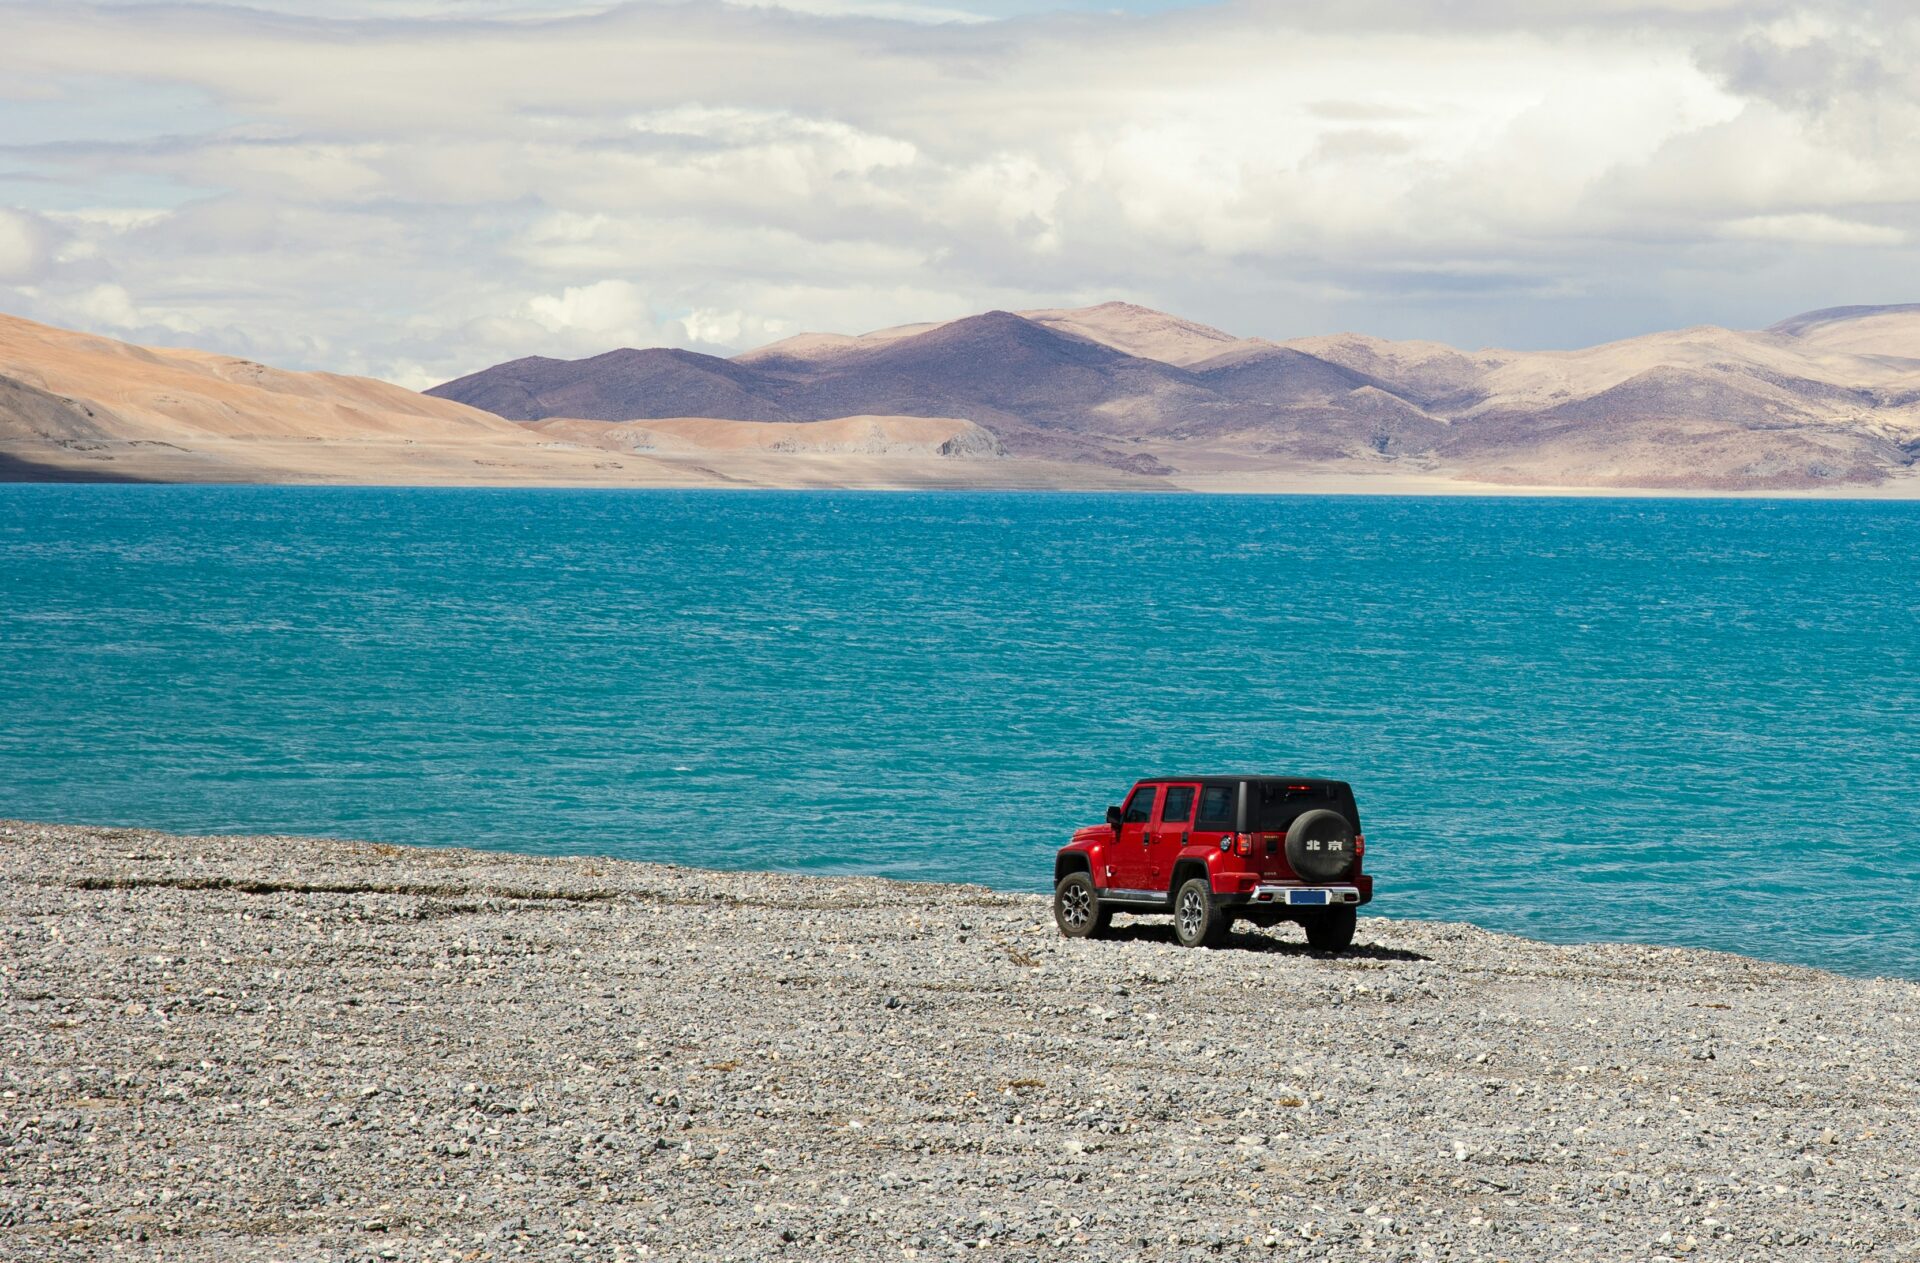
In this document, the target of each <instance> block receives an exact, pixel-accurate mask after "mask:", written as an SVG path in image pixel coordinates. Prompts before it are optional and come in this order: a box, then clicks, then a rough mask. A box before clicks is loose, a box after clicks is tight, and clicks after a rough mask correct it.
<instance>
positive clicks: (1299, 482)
mask: <svg viewBox="0 0 1920 1263" xmlns="http://www.w3.org/2000/svg"><path fill="white" fill-rule="evenodd" d="M769 459H771V460H772V461H778V462H787V463H789V464H790V465H791V468H790V469H788V470H786V471H780V470H779V469H777V468H775V469H774V470H772V471H771V473H769V471H768V470H766V469H765V468H759V469H757V470H756V471H755V472H756V473H757V474H759V475H760V476H759V477H757V478H755V479H747V478H729V477H722V476H716V471H715V470H714V469H713V468H712V462H705V463H700V462H695V461H690V460H675V459H674V458H667V457H654V458H653V460H654V462H655V463H657V464H660V465H664V466H667V467H668V468H669V469H671V470H673V471H675V472H674V476H671V477H662V478H660V479H658V480H654V481H649V480H646V479H629V480H621V479H615V478H607V479H604V480H597V481H596V480H584V479H583V480H549V479H542V478H539V477H530V478H523V479H510V480H500V479H484V478H481V479H468V480H456V479H451V478H432V479H422V480H419V481H407V480H406V479H405V475H404V473H403V474H401V475H399V476H397V477H395V478H393V479H387V480H370V481H357V480H354V479H351V478H331V479H326V480H269V479H258V478H235V479H232V480H213V479H204V478H191V477H187V478H177V479H176V478H155V477H140V476H135V475H131V474H107V473H104V472H103V473H99V474H95V473H93V472H92V471H89V470H84V469H68V468H61V469H54V468H52V467H41V468H40V469H39V470H33V469H26V468H23V467H24V466H26V465H27V464H28V463H27V462H24V461H15V462H12V463H11V464H9V463H8V462H7V460H6V459H5V454H4V452H0V486H168V487H342V488H360V489H374V488H382V487H385V488H392V489H396V490H399V489H425V488H435V487H438V488H452V489H459V488H493V489H512V488H523V489H530V490H575V491H591V490H603V491H743V492H745V491H873V492H891V491H1025V492H1054V491H1057V492H1069V493H1085V492H1118V493H1135V494H1149V495H1152V494H1160V495H1185V494H1196V495H1233V496H1357V497H1382V496H1399V497H1416V498H1418V497H1424V498H1434V499H1473V498H1479V499H1528V500H1550V499H1569V500H1595V499H1613V500H1863V501H1914V500H1920V474H1908V475H1904V476H1900V477H1895V478H1889V479H1888V480H1887V481H1885V482H1883V483H1878V484H1870V485H1863V484H1845V485H1841V486H1833V487H1818V488H1806V487H1795V488H1777V487H1775V488H1724V487H1569V486H1553V485H1546V484H1519V483H1493V482H1470V481H1466V480H1462V479H1454V478H1447V477H1444V476H1441V475H1437V474H1436V475H1401V474H1371V473H1327V474H1313V473H1302V474H1290V475H1284V476H1271V477H1269V476H1264V475H1261V474H1257V473H1254V474H1242V475H1223V476H1218V477H1171V478H1145V477H1133V476H1121V475H1117V474H1116V475H1114V476H1112V477H1101V476H1098V474H1099V472H1100V471H1097V470H1087V469H1085V468H1083V467H1081V468H1074V467H1064V468H1063V467H1061V466H1058V465H1054V464H1051V463H1048V462H1026V461H1021V460H1018V459H1009V460H993V461H977V462H974V461H959V460H952V459H947V458H938V459H929V460H925V461H914V462H911V463H910V464H909V463H907V462H904V461H903V462H899V463H900V465H901V467H900V468H899V469H898V470H897V471H896V474H897V476H895V477H892V478H887V477H874V478H872V479H870V480H867V481H847V480H845V479H844V477H841V476H840V475H842V474H844V472H845V470H844V469H843V468H837V467H836V465H837V463H836V462H833V461H824V460H817V459H816V458H809V457H799V456H778V457H773V458H769ZM876 459H879V460H888V459H892V458H876ZM782 472H784V473H785V475H786V476H785V477H780V476H778V475H779V474H781V473H782ZM40 475H44V476H40ZM995 475H1002V476H1000V477H995Z"/></svg>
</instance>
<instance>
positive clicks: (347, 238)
mask: <svg viewBox="0 0 1920 1263" xmlns="http://www.w3.org/2000/svg"><path fill="white" fill-rule="evenodd" d="M1917 242H1920V9H1915V8H1914V7H1913V6H1909V5H1902V4H1896V3H1891V2H1888V3H1862V2H1858V0H1822V2H1816V3H1768V2H1767V0H1746V2H1742V3H1733V2H1731V0H1424V2H1414V0H1346V2H1345V3H1342V4H1337V5H1329V4H1324V3H1301V4H1296V3H1278V2H1268V3H1237V2H1236V3H1224V4H1159V3H1151V2H1150V0H1133V2H1132V3H1127V4H1121V5H1116V4H1112V3H1088V2H1084V0H1070V2H1067V3H1060V2H1054V0H925V2H922V0H791V2H790V3H786V4H781V5H760V4H743V3H722V2H719V0H672V2H665V0H659V2H655V0H643V2H641V3H624V4H613V5H610V4H607V3H604V2H597V0H345V2H344V3H320V2H319V0H259V2H258V3H255V4H253V5H251V6H248V7H241V6H237V5H227V4H217V3H199V4H154V3H121V4H115V5H88V4H82V3H70V2H68V0H60V2H59V3H44V2H42V3H24V4H23V3H10V2H8V0H0V311H5V312H8V313H12V314H15V315H21V316H26V317H29V318H31V319H36V320H42V321H46V322H48V323H52V324H57V325H62V326H66V327H71V328H79V329H85V330H89V331H92V332H97V333H102V334H106V335H109V336H112V337H117V338H123V339H126V340H130V341H136V342H146V343H151V344H165V345H187V346H198V347H203V348H206V349H210V350H216V351H222V352H226V353H230V354H236V355H244V356H248V357H250V358H254V359H259V360H263V361H266V362H269V363H274V364H278V365H282V366H285V367H290V368H316V369H329V370H333V371H340V372H352V373H364V374H370V375H373V376H379V377H384V378H387V379H389V380H393V381H398V382H401V383H403V384H405V385H409V386H415V387H423V386H427V385H431V384H433V383H435V382H439V381H443V380H446V379H447V378H450V377H453V376H457V375H459V374H462V373H466V372H471V371H474V370H477V369H479V368H482V367H485V366H487V365H489V364H493V363H496V362H498V361H501V360H505V359H512V358H517V357H519V356H523V355H552V356H561V357H576V356H582V355H591V354H596V353H598V352H601V351H605V350H609V349H612V348H614V347H617V346H648V345H672V346H685V347H691V348H694V349H697V350H702V351H708V352H713V353H716V354H729V353H733V352H737V351H740V350H744V349H747V348H750V347H753V346H757V345H761V344H763V343H766V342H768V341H772V340H774V339H777V338H781V337H785V336H787V335H790V334H793V333H798V332H802V331H813V330H825V331H834V332H844V333H857V332H863V331H866V330H870V329H876V328H882V327H886V326H888V325H894V324H901V323H906V322H909V321H920V320H935V319H946V318H951V317H955V316H960V315H966V314H969V313H972V312H978V311H985V310H989V309H993V308H1004V309H1009V310H1019V309H1023V308H1031V307H1051V306H1077V305H1083V304H1090V303H1096V302H1103V301H1107V300H1110V299H1121V300H1126V301H1131V302H1138V303H1142V304H1145V305H1147V306H1152V307H1157V308H1160V309H1163V310H1167V311H1171V312H1174V313H1176V314H1179V315H1182V316H1186V317H1189V318H1191V319H1196V320H1201V321H1204V322H1206V323H1209V324H1214V325H1218V326H1220V327H1222V328H1224V329H1227V330H1229V331H1230V332H1233V333H1235V334H1239V335H1247V336H1262V337H1269V338H1276V339H1278V338H1288V337H1297V336H1304V335H1310V334H1319V333H1331V332H1337V331H1343V330H1354V331H1358V332H1363V333H1370V334H1375V335H1378V336H1382V337H1392V338H1424V339H1432V340H1436V341H1442V342H1449V343H1452V344H1454V345H1459V346H1467V347H1478V346H1508V347H1520V348H1551V347H1572V346H1580V345H1588V344H1592V343H1595V342H1601V341H1606V340H1611V339H1614V338H1623V337H1630V336H1634V335H1637V334H1641V333H1646V332H1651V331H1654V330H1659V329H1666V328H1676V327H1682V326H1686V325H1695V324H1719V325H1726V326H1729V327H1734V328H1756V327H1762V326H1765V325H1767V324H1770V323H1772V322H1773V321H1775V320H1779V319H1782V318H1784V317H1786V316H1789V315H1792V314H1794V313H1796V312H1800V311H1804V310H1808V309H1812V308H1817V307H1825V306H1835V305H1841V304H1851V303H1890V302H1910V301H1916V300H1920V245H1917V244H1916V243H1917Z"/></svg>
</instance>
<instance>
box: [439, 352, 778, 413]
mask: <svg viewBox="0 0 1920 1263" xmlns="http://www.w3.org/2000/svg"><path fill="white" fill-rule="evenodd" d="M765 384H766V383H763V381H762V379H761V376H760V375H759V374H758V373H755V372H754V371H753V370H752V369H749V368H742V367H740V366H739V365H737V364H735V363H733V362H732V361H731V360H723V359H721V358H719V357H718V356H713V355H701V354H700V353H699V352H697V351H681V350H674V349H669V348H665V347H655V348H653V349H650V350H645V351H639V350H633V349H631V348H625V349H622V350H618V351H608V352H607V353H606V354H604V355H596V356H593V357H592V358H590V359H584V360H554V359H548V358H546V357H545V356H540V355H532V356H528V357H527V358H526V359H521V360H511V361H509V362H507V363H505V364H496V365H494V366H493V367H492V368H489V369H485V370H483V371H481V372H478V373H474V374H472V375H471V376H467V377H462V378H460V379H459V380H457V381H450V382H448V383H446V384H445V385H443V386H435V387H434V388H433V389H432V390H429V391H427V392H426V393H427V394H429V395H434V396H437V397H439V398H441V399H451V400H453V401H454V402H455V403H464V404H467V405H469V406H470V407H474V408H480V409H483V410H485V411H487V412H491V413H494V414H496V415H498V416H502V417H505V418H507V419H508V420H510V421H541V420H545V419H546V418H548V417H578V418H581V419H583V420H588V421H632V420H635V419H637V418H640V417H726V418H729V419H731V420H735V421H808V420H814V419H816V418H812V417H798V416H791V415H789V414H788V413H787V411H786V410H785V409H784V408H782V407H781V406H780V405H779V404H778V403H776V402H775V401H774V400H773V399H772V398H771V397H769V395H768V394H767V393H766V392H765V391H764V390H763V386H764V385H765Z"/></svg>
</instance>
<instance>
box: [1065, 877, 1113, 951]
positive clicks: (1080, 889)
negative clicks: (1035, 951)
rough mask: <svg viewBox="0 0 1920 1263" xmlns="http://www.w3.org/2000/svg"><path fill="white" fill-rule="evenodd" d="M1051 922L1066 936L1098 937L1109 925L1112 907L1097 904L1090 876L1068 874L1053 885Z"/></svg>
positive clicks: (1111, 919)
mask: <svg viewBox="0 0 1920 1263" xmlns="http://www.w3.org/2000/svg"><path fill="white" fill-rule="evenodd" d="M1053 923H1054V924H1055V925H1057V926H1059V927H1060V932H1061V933H1062V934H1064V935H1066V936H1067V937H1068V938H1099V937H1100V936H1101V935H1103V934H1105V933H1106V932H1107V927H1108V926H1110V925H1112V924H1113V909H1111V908H1103V907H1101V906H1100V892H1099V890H1098V889H1096V888H1095V887H1094V884H1093V878H1092V877H1091V876H1089V875H1088V874H1086V873H1068V874H1067V875H1066V876H1065V877H1062V878H1061V879H1060V884H1059V885H1057V886H1055V887H1054V888H1053Z"/></svg>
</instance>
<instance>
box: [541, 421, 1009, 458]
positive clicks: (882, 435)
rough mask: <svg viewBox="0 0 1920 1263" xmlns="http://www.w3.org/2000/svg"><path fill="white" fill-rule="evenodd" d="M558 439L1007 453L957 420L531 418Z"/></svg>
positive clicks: (685, 449) (701, 449) (681, 450)
mask: <svg viewBox="0 0 1920 1263" xmlns="http://www.w3.org/2000/svg"><path fill="white" fill-rule="evenodd" d="M528 428H529V429H532V430H537V431H539V432H540V433H542V434H545V435H547V436H548V437H550V438H555V439H564V440H566V441H569V442H574V443H580V444H583V445H586V446H592V447H604V448H606V449H608V450H609V451H617V452H646V453H649V454H659V455H700V454H703V453H704V454H712V455H719V454H722V453H745V452H783V453H785V452H790V453H795V454H808V455H837V454H844V455H865V456H973V457H982V458H985V457H994V456H1004V455H1005V454H1006V451H1005V449H1004V448H1003V447H1002V446H1001V444H1000V441H999V440H998V439H996V438H994V436H993V435H992V434H990V433H989V432H987V431H986V430H984V429H982V428H980V427H979V426H977V425H975V424H974V423H973V422H971V421H965V420H961V419H960V418H957V417H877V416H858V417H836V418H834V419H833V420H830V421H728V420H723V419H717V418H713V417H666V418H660V419H654V420H647V421H581V420H576V419H574V418H571V417H551V418H549V419H547V420H544V421H534V422H530V423H528Z"/></svg>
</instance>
